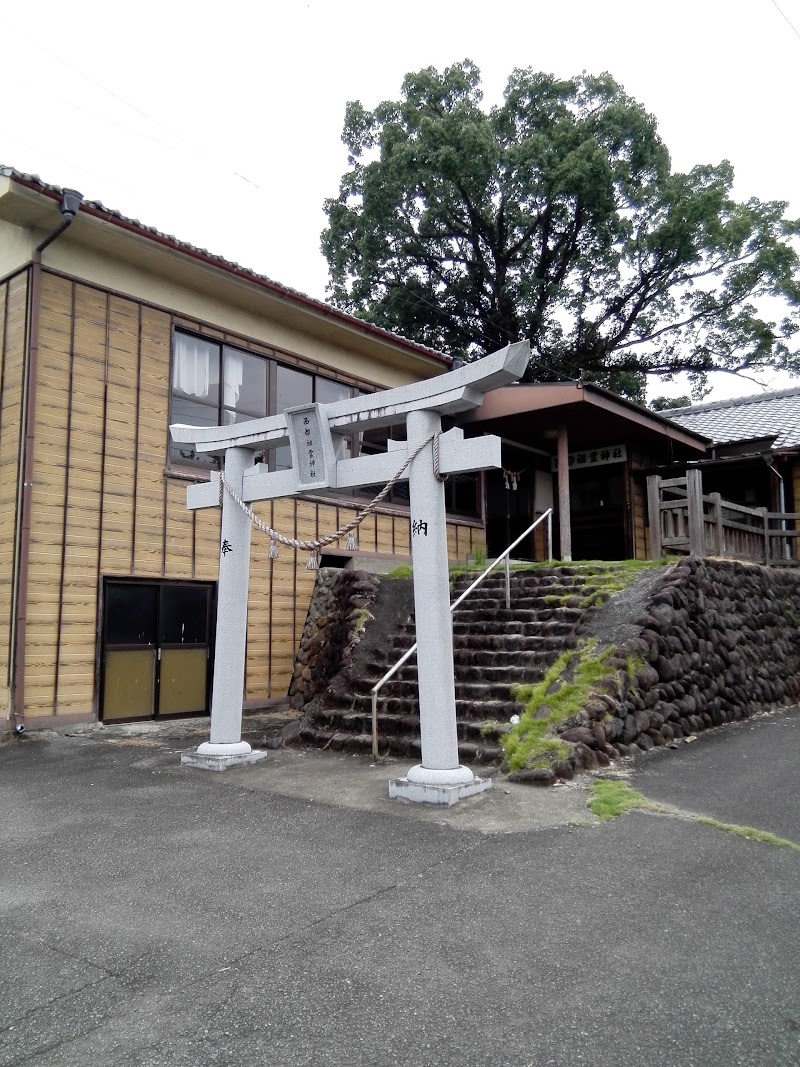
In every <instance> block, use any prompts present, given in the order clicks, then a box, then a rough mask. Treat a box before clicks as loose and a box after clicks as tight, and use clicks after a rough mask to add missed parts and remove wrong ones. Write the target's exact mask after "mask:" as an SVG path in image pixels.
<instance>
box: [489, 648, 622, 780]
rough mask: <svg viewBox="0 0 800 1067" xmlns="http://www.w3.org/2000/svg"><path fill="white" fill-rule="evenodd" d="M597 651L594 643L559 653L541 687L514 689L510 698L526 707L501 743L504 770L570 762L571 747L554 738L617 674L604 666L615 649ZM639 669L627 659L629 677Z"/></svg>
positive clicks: (610, 667)
mask: <svg viewBox="0 0 800 1067" xmlns="http://www.w3.org/2000/svg"><path fill="white" fill-rule="evenodd" d="M596 646H597V642H596V641H594V640H589V641H586V642H584V644H583V645H581V646H579V647H578V648H576V649H572V650H570V651H568V652H563V653H562V654H561V655H560V656H559V657H558V659H557V660H556V661H555V663H554V664H553V665H552V667H550V669H549V670H548V672H547V674H545V676H544V678H543V679H542V680H541V682H538V683H537V684H536V685H517V686H514V687H513V689H512V690H511V692H512V695H513V697H514V699H515V700H518V701H520V702H521V703H524V704H525V711H524V712H523V713H522V715H521V716H520V721H519V722H518V723H517V724H516V725H515V726H514V727H513V729H512V730H510V731H509V732H508V734H506V736H505V738H504V739H503V747H504V749H505V753H506V760H507V762H508V766H509V770H511V771H519V770H522V769H523V768H533V767H538V766H546V765H548V764H549V763H550V762H552V761H553V760H556V759H569V756H570V753H571V752H572V745H571V744H570V743H569V742H568V741H561V740H560V739H559V738H557V737H556V736H555V734H556V731H557V729H558V727H559V726H562V725H563V724H564V723H565V722H566V721H567V720H568V719H570V718H572V717H573V716H580V714H581V713H582V712H583V709H584V708H585V707H586V705H587V704H588V703H590V702H591V698H592V696H593V695H594V694H596V693H599V692H603V691H607V690H608V689H609V688H610V687H611V686H612V685H613V678H614V675H615V674H616V670H617V668H616V667H614V666H612V665H611V664H610V663H609V660H610V659H611V658H612V656H616V655H618V652H617V650H616V649H615V648H604V649H601V650H597V647H596ZM639 666H641V665H640V664H639V663H638V661H634V660H631V661H630V662H629V664H628V671H629V673H630V674H632V673H633V672H634V671H635V670H637V669H638V667H639ZM545 757H546V760H544V758H545Z"/></svg>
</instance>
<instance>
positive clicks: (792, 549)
mask: <svg viewBox="0 0 800 1067" xmlns="http://www.w3.org/2000/svg"><path fill="white" fill-rule="evenodd" d="M647 506H648V511H649V514H650V557H651V559H660V558H661V556H663V555H665V554H667V553H674V554H677V555H682V554H689V555H692V556H726V557H728V558H733V559H749V560H755V561H758V562H760V563H766V564H767V565H768V566H784V567H787V566H788V567H791V566H800V559H799V558H798V545H797V538H798V537H800V530H798V529H796V528H795V527H796V526H797V520H798V519H800V513H798V512H780V511H767V509H766V508H748V507H745V506H744V505H743V504H734V503H733V502H732V501H730V500H723V499H722V497H721V496H720V494H719V493H710V494H709V495H708V496H704V495H703V476H702V473H701V471H699V470H697V469H694V470H688V471H687V472H686V476H685V477H683V478H660V477H659V476H658V475H657V474H654V475H651V476H650V477H649V478H648V479H647Z"/></svg>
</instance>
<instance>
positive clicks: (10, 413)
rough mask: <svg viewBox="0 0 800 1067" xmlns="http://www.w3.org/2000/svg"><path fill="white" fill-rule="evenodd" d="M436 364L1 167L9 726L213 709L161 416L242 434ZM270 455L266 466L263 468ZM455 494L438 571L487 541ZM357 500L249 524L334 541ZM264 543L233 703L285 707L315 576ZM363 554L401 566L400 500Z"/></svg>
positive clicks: (200, 567)
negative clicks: (251, 424)
mask: <svg viewBox="0 0 800 1067" xmlns="http://www.w3.org/2000/svg"><path fill="white" fill-rule="evenodd" d="M65 194H66V195H65ZM448 367H449V361H448V360H446V359H445V358H444V357H442V356H439V355H437V354H436V353H435V352H431V351H429V350H427V349H424V348H421V347H419V346H417V345H414V344H411V343H409V342H407V341H405V340H403V339H402V338H399V337H396V336H393V335H392V334H389V333H387V332H385V331H383V330H379V329H377V328H375V327H373V326H370V325H368V324H366V323H363V322H360V321H359V320H357V319H354V318H352V317H350V316H348V315H345V314H343V313H341V312H338V311H336V310H335V309H333V308H330V307H328V306H327V305H325V304H322V303H320V302H317V301H314V300H311V299H309V298H307V297H305V296H302V295H301V294H299V293H296V292H294V291H292V290H288V289H286V288H284V287H282V286H280V285H277V284H275V283H273V282H271V281H269V280H268V279H265V278H263V277H260V276H258V275H256V274H254V273H252V272H250V271H247V270H245V269H243V268H241V267H239V266H237V265H236V264H233V263H229V262H226V261H225V260H223V259H220V258H218V257H215V256H211V255H209V254H208V253H206V252H205V251H203V250H200V249H197V248H195V247H193V246H191V245H188V244H185V243H182V242H180V241H178V240H176V239H175V238H173V237H169V236H167V235H165V234H162V233H159V232H157V231H155V230H152V229H149V228H148V227H146V226H143V225H142V224H140V223H138V222H136V221H133V220H131V219H127V218H124V217H122V216H121V215H119V214H118V213H115V212H113V211H109V210H107V209H106V208H104V207H103V206H102V204H99V203H84V202H81V201H80V196H79V194H78V195H77V196H75V197H74V198H72V199H71V198H70V193H69V191H62V190H60V189H58V188H55V187H53V186H48V185H45V184H44V183H42V182H41V181H40V180H39V179H38V178H35V177H31V176H28V175H23V174H20V173H18V172H16V171H13V170H11V169H9V168H0V471H2V482H1V483H0V523H2V537H0V669H2V672H3V677H4V685H3V687H2V697H0V702H1V703H2V711H3V719H4V720H5V722H6V724H8V723H10V722H15V723H16V724H17V725H22V724H23V722H24V723H26V724H27V725H28V726H32V725H42V726H43V725H52V724H53V723H55V722H62V723H67V722H70V721H76V720H90V719H93V718H96V717H100V718H101V719H104V720H112V719H115V718H116V719H120V718H126V719H130V718H137V717H150V716H158V715H166V714H179V713H188V712H198V711H203V710H205V709H206V708H207V706H208V694H209V692H210V678H211V671H212V670H213V660H212V649H213V625H214V592H215V582H216V578H217V574H218V559H219V513H218V510H217V509H212V510H205V511H199V512H189V511H187V508H186V487H187V485H188V484H189V483H191V482H192V481H194V480H199V479H203V478H207V477H208V467H207V466H205V467H204V466H203V463H202V461H201V459H200V457H198V456H197V455H195V454H194V453H193V452H192V451H191V450H188V451H187V450H185V449H184V450H183V451H181V450H180V449H177V448H175V447H174V446H173V445H172V444H171V442H170V439H169V434H168V426H169V424H170V422H171V421H172V422H186V423H193V422H197V423H198V424H214V425H216V424H218V423H225V422H232V421H242V420H245V419H247V418H253V417H257V416H260V415H265V414H272V413H275V412H278V411H281V410H283V409H284V408H285V407H287V406H291V405H293V404H300V403H304V402H307V401H311V400H318V401H321V402H326V401H332V400H334V399H341V398H344V397H347V396H351V395H355V394H356V393H358V392H363V391H367V392H369V391H374V390H376V389H381V388H386V387H390V386H396V385H402V384H405V383H407V382H410V381H416V380H420V379H423V378H426V377H430V376H432V375H435V374H440V373H442V372H443V371H446V370H447V369H448ZM384 436H385V434H384ZM363 437H364V439H359V440H354V441H353V442H352V447H353V448H354V449H356V448H358V449H363V450H375V449H380V448H382V447H385V441H383V440H381V435H380V434H376V435H363ZM285 461H286V457H285V456H284V455H283V454H281V452H280V450H276V451H275V452H274V453H271V454H270V462H271V464H273V465H274V466H276V467H280V466H281V465H282V464H283V463H285ZM466 497H467V499H466V502H465V500H464V493H463V492H462V494H461V499H459V500H458V501H456V500H455V491H454V492H453V507H454V508H456V509H457V510H460V512H461V514H460V515H457V514H454V515H453V516H452V521H450V522H449V525H448V537H449V544H450V550H451V555H452V556H453V558H461V559H464V558H465V557H466V556H467V554H468V553H469V552H470V550H471V548H472V546H473V544H474V543H475V541H476V540H480V541H483V538H484V534H483V524H482V521H481V517H480V513H479V502H478V500H477V498H476V494H475V491H474V489H473V491H472V497H471V499H470V498H469V492H467V493H466ZM367 499H368V498H367ZM361 502H362V503H363V499H362V501H361ZM358 504H359V498H356V497H354V496H353V495H352V494H351V495H349V496H343V497H342V498H340V499H335V500H331V499H326V500H323V499H321V498H320V499H315V498H304V499H302V500H293V499H292V500H281V501H276V502H275V503H274V504H273V505H266V506H262V507H261V508H260V509H257V510H259V513H260V515H261V516H262V517H263V518H265V519H266V520H267V521H268V522H269V523H270V524H271V525H272V526H274V527H275V528H277V529H279V530H280V531H281V532H283V533H286V534H288V535H290V536H295V537H300V538H307V537H314V536H316V535H317V534H318V533H328V532H330V531H332V530H335V529H337V528H339V526H341V525H342V524H343V523H344V522H346V521H347V520H348V519H349V518H350V517H352V516H353V515H354V514H355V513H356V511H357V508H358ZM268 550H269V542H268V541H266V539H265V538H262V537H261V535H259V534H254V537H253V549H252V565H251V577H250V616H249V623H248V642H247V674H246V692H245V706H248V705H250V706H254V705H259V704H263V703H265V702H268V701H269V700H271V699H276V698H281V697H284V696H285V694H286V691H287V687H288V683H289V679H290V676H291V672H292V666H293V657H294V651H295V648H296V644H297V640H298V638H299V635H300V633H301V630H302V627H303V623H304V621H305V614H306V609H307V605H308V600H309V596H310V592H311V588H312V586H313V582H314V577H315V575H314V572H313V571H310V570H307V569H306V568H305V562H306V558H307V554H306V555H302V554H301V555H300V556H299V557H298V555H297V554H296V553H291V552H289V551H285V550H282V551H281V555H280V558H279V559H278V560H275V561H273V560H270V559H269V556H268ZM359 553H360V555H361V556H362V557H369V556H372V557H375V558H381V559H383V560H397V561H400V560H407V559H408V558H409V554H410V548H409V529H408V508H407V506H406V504H405V503H404V501H403V498H402V494H396V495H395V498H394V499H390V500H389V502H388V503H387V504H386V505H385V506H382V507H381V508H380V509H379V511H378V513H377V515H376V516H375V517H374V518H371V519H370V520H369V521H368V522H365V523H364V524H363V525H362V527H361V529H360V547H359ZM339 557H340V562H345V561H346V557H347V554H346V553H345V551H344V544H342V546H341V551H340V554H339ZM335 561H336V551H335V550H334V552H333V553H332V554H331V556H330V557H329V559H328V560H327V562H335Z"/></svg>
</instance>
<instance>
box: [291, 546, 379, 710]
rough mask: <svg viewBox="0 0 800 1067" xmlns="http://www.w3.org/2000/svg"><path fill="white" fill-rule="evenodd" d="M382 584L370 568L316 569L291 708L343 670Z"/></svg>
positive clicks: (301, 703) (319, 689)
mask: <svg viewBox="0 0 800 1067" xmlns="http://www.w3.org/2000/svg"><path fill="white" fill-rule="evenodd" d="M378 584H379V583H378V579H377V578H376V577H375V575H373V574H369V573H368V572H367V571H348V570H341V569H339V568H336V567H322V568H320V570H319V571H318V572H317V581H316V584H315V586H314V593H313V595H312V597H311V603H310V604H309V608H308V615H307V616H306V622H305V626H304V627H303V635H302V637H301V638H300V644H299V645H298V649H297V659H296V661H295V666H294V673H293V674H292V681H291V683H290V685H289V698H290V701H291V704H292V707H294V708H298V709H300V708H304V707H305V706H306V704H308V703H309V701H311V700H312V699H313V698H314V697H315V696H316V695H317V694H318V693H320V692H322V691H323V690H324V689H325V688H326V687H327V685H328V683H329V682H330V680H331V678H332V677H333V676H334V675H335V674H337V673H338V672H339V671H340V670H341V668H342V665H343V663H345V662H346V660H347V658H348V654H349V652H350V651H351V650H352V648H353V646H354V645H355V644H357V643H358V640H359V637H360V635H361V632H362V631H363V628H364V623H365V622H366V620H367V619H368V618H370V612H369V608H370V606H371V605H372V604H373V603H374V601H375V598H376V596H377V594H378Z"/></svg>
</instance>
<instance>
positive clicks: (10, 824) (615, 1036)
mask: <svg viewBox="0 0 800 1067" xmlns="http://www.w3.org/2000/svg"><path fill="white" fill-rule="evenodd" d="M186 744H187V740H186V739H185V738H184V739H183V740H181V739H178V738H173V739H170V738H169V737H164V736H163V735H159V734H157V733H156V734H149V733H147V732H141V733H136V732H134V733H133V734H132V736H124V732H119V731H118V732H116V733H115V732H114V731H104V732H102V733H99V734H97V735H89V736H80V737H56V736H53V735H50V736H48V737H40V738H34V737H32V738H31V739H30V740H28V741H26V742H23V743H20V742H14V743H9V744H7V745H4V746H0V803H1V804H2V813H3V815H2V825H1V826H0V1004H1V1005H2V1008H0V1065H12V1064H32V1065H33V1064H35V1065H37V1067H56V1065H59V1067H61V1065H64V1067H66V1065H69V1067H82V1065H94V1064H98V1065H103V1067H133V1065H136V1067H144V1065H147V1067H155V1065H156V1064H163V1065H166V1067H183V1065H186V1067H205V1065H207V1064H225V1065H226V1067H240V1065H241V1067H256V1065H262V1064H263V1065H269V1067H300V1065H303V1067H306V1065H307V1067H327V1065H336V1067H342V1065H346V1067H351V1065H352V1067H362V1065H364V1067H366V1065H369V1067H390V1065H392V1067H393V1065H400V1064H407V1063H408V1064H411V1063H413V1064H417V1065H444V1067H451V1065H452V1067H456V1065H459V1067H528V1065H535V1067H545V1065H557V1067H567V1065H570V1067H572V1065H584V1064H586V1065H591V1067H642V1065H644V1067H676V1065H680V1067H738V1065H741V1067H758V1065H765V1067H789V1065H792V1067H795V1065H797V1064H800V982H799V981H798V980H799V979H800V964H799V963H798V929H800V925H799V923H798V920H800V914H799V913H800V906H799V904H798V888H797V887H798V875H799V874H800V853H798V852H795V851H792V850H790V849H786V848H778V847H776V846H774V845H770V844H765V843H760V842H753V841H747V840H744V839H742V838H739V837H735V836H732V835H730V834H728V833H724V832H722V831H720V830H716V829H712V828H709V827H704V826H700V825H697V824H694V823H691V822H686V821H684V820H679V819H674V818H669V817H665V816H661V815H654V814H645V813H641V812H636V813H632V814H630V815H627V816H624V817H622V818H619V819H616V820H613V821H612V822H608V823H604V824H602V825H591V824H587V823H586V821H585V820H586V818H587V816H586V812H585V808H584V802H585V794H584V792H583V791H582V789H581V788H580V787H574V788H573V787H564V788H563V789H561V790H550V791H538V790H532V789H525V788H524V787H514V788H508V787H504V786H502V785H501V786H499V787H498V788H496V789H495V790H493V791H492V793H491V794H488V795H486V796H483V797H479V798H475V799H474V800H472V801H469V802H467V803H465V804H464V805H462V806H460V807H459V808H455V809H452V811H450V812H440V811H438V810H436V809H428V808H425V809H419V808H417V807H411V806H407V805H404V804H399V803H397V802H389V801H388V799H386V797H385V793H384V790H385V781H384V779H385V778H386V777H387V776H389V775H390V774H391V773H392V770H391V769H387V768H385V767H377V768H376V767H373V768H370V767H369V766H368V765H367V764H365V763H363V762H362V761H360V760H357V759H352V758H347V757H341V756H334V755H330V754H320V753H310V754H302V753H298V752H275V753H271V754H270V756H269V758H268V759H267V760H265V761H264V762H263V763H261V764H258V765H255V766H253V767H250V768H244V769H242V770H240V771H236V772H226V773H225V774H223V775H218V774H211V773H207V772H201V771H196V770H187V769H184V768H181V767H180V766H179V765H178V763H177V757H176V750H177V749H178V748H179V747H180V746H181V745H186ZM798 758H800V709H791V710H790V711H787V712H784V713H780V714H777V715H774V716H769V717H763V718H759V719H757V720H753V721H751V722H749V723H747V724H744V725H743V726H738V727H732V728H731V727H727V728H723V729H722V730H720V731H717V732H716V733H712V734H710V735H708V736H704V737H702V738H700V739H699V740H698V741H697V742H695V743H694V744H692V745H687V746H682V747H681V748H680V749H678V750H677V751H674V752H670V751H663V750H662V751H659V752H657V753H654V754H651V756H650V757H648V758H646V759H644V760H642V761H641V763H640V764H639V765H638V766H637V768H635V769H634V772H633V777H632V784H633V785H634V787H636V788H639V789H642V790H643V791H644V792H645V793H646V794H647V795H648V796H651V797H652V798H653V799H658V800H661V801H664V802H667V803H670V804H673V805H678V806H680V807H683V808H689V809H691V810H693V811H701V812H703V813H704V814H710V815H714V816H716V817H718V818H719V819H721V820H724V821H730V822H737V823H746V824H750V825H755V826H757V827H760V828H763V829H768V830H771V831H773V832H774V833H777V834H781V835H783V836H785V837H789V838H793V839H794V840H796V841H800V817H799V816H800V802H798V791H797V774H796V771H795V770H794V768H795V767H796V766H797V763H798ZM394 773H396V770H395V772H394ZM580 820H583V824H582V825H575V822H576V821H580Z"/></svg>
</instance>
